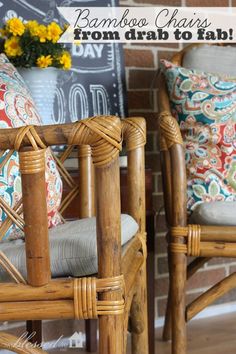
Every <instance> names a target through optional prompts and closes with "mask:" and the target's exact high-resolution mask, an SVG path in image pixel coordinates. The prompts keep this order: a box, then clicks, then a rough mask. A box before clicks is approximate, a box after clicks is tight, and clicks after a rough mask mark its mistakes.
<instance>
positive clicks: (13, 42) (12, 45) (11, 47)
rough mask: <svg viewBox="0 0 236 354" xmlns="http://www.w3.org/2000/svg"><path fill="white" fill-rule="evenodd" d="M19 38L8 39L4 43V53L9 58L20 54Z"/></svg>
mask: <svg viewBox="0 0 236 354" xmlns="http://www.w3.org/2000/svg"><path fill="white" fill-rule="evenodd" d="M19 41H20V38H19V37H13V36H12V37H10V38H8V39H7V40H6V41H5V43H4V49H5V53H6V55H7V56H9V57H16V56H19V55H21V54H22V49H21V46H20V43H19Z"/></svg>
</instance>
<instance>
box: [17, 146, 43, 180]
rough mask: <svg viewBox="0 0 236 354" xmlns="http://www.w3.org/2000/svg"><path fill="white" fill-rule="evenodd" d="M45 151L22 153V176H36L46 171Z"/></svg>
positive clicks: (20, 158)
mask: <svg viewBox="0 0 236 354" xmlns="http://www.w3.org/2000/svg"><path fill="white" fill-rule="evenodd" d="M45 152H46V150H45V149H42V150H33V151H20V152H19V161H20V172H21V173H22V174H35V173H39V172H44V171H45Z"/></svg>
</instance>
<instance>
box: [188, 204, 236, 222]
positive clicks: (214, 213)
mask: <svg viewBox="0 0 236 354" xmlns="http://www.w3.org/2000/svg"><path fill="white" fill-rule="evenodd" d="M190 223H192V224H200V225H222V226H236V202H209V203H201V204H198V205H197V206H196V208H195V209H194V211H193V214H192V215H191V218H190Z"/></svg>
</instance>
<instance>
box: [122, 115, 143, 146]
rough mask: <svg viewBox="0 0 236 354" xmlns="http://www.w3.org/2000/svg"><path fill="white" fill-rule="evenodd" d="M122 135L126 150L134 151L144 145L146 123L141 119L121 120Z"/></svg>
mask: <svg viewBox="0 0 236 354" xmlns="http://www.w3.org/2000/svg"><path fill="white" fill-rule="evenodd" d="M122 133H123V136H124V139H125V142H126V150H127V151H130V150H134V149H137V148H138V147H142V146H144V145H145V144H146V122H145V119H143V118H139V117H137V118H126V119H123V120H122Z"/></svg>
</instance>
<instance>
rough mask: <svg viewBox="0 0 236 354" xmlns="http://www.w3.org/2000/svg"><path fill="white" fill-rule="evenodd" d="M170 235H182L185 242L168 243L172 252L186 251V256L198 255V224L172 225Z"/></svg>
mask: <svg viewBox="0 0 236 354" xmlns="http://www.w3.org/2000/svg"><path fill="white" fill-rule="evenodd" d="M171 236H172V237H174V238H179V237H184V238H186V241H187V243H186V244H182V243H177V242H176V243H174V242H172V243H171V244H170V249H171V251H172V252H174V253H186V254H187V255H188V256H193V257H198V256H199V255H200V250H201V247H200V246H201V227H200V225H188V226H187V227H181V226H178V227H172V228H171Z"/></svg>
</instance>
